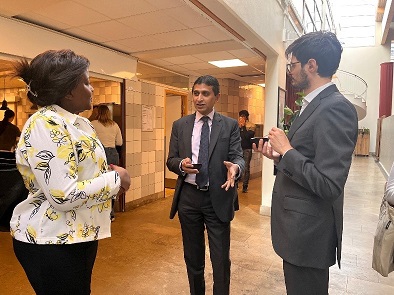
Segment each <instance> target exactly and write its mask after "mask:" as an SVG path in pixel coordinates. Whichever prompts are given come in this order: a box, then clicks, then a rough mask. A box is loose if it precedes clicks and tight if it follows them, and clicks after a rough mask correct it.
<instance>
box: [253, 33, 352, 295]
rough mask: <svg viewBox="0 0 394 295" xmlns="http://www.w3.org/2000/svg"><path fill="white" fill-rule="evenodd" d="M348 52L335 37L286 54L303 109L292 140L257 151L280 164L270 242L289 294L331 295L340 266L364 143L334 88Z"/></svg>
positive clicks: (273, 138) (311, 39) (277, 137)
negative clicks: (348, 192)
mask: <svg viewBox="0 0 394 295" xmlns="http://www.w3.org/2000/svg"><path fill="white" fill-rule="evenodd" d="M341 53H342V46H341V44H340V43H339V41H338V39H337V38H336V36H335V35H334V34H333V33H331V32H313V33H309V34H306V35H304V36H301V37H300V38H299V39H297V40H296V41H294V42H293V43H292V44H291V45H290V46H289V47H288V48H287V49H286V55H287V57H288V64H287V73H288V75H289V76H290V79H291V83H292V85H293V86H295V87H296V88H299V89H302V90H303V91H304V94H305V97H304V104H303V106H302V108H301V111H300V115H299V117H298V118H296V119H295V121H294V122H293V124H292V125H291V128H290V130H289V134H288V136H287V137H286V135H285V133H284V132H283V130H281V129H278V128H276V127H274V128H272V129H271V130H270V132H269V135H268V138H269V143H265V144H264V145H263V142H262V140H260V143H259V147H258V150H259V151H261V152H262V153H263V155H264V156H266V157H268V158H270V159H273V160H274V163H275V165H276V170H277V174H276V180H275V184H274V188H273V192H272V208H271V235H272V243H273V246H274V249H275V251H276V253H277V254H278V255H279V256H280V257H282V259H283V271H284V276H285V283H286V289H287V294H290V295H299V294H302V295H309V294H310V295H312V294H314V295H316V294H318V295H324V294H328V279H329V267H330V266H332V265H334V264H335V262H336V259H337V260H338V265H339V266H340V259H341V243H342V227H343V198H344V186H345V182H346V179H347V176H348V172H349V169H350V164H351V160H352V153H353V150H354V147H355V144H356V140H357V113H356V110H355V108H354V106H353V105H352V103H350V102H349V101H348V100H347V99H346V98H345V97H344V96H343V95H342V94H341V93H339V92H338V89H337V87H336V86H335V85H334V84H333V83H332V82H331V79H332V76H333V74H334V73H335V71H336V70H337V68H338V66H339V62H340V59H341Z"/></svg>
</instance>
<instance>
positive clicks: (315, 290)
mask: <svg viewBox="0 0 394 295" xmlns="http://www.w3.org/2000/svg"><path fill="white" fill-rule="evenodd" d="M283 272H284V275H285V283H286V291H287V295H328V276H329V271H328V268H326V269H320V268H312V267H303V266H297V265H294V264H291V263H289V262H287V261H284V260H283Z"/></svg>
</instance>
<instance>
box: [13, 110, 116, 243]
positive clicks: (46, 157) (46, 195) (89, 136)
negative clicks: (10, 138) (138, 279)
mask: <svg viewBox="0 0 394 295" xmlns="http://www.w3.org/2000/svg"><path fill="white" fill-rule="evenodd" d="M16 162H17V166H18V169H19V172H20V173H21V174H22V177H23V180H24V183H25V186H26V187H27V189H28V190H29V195H28V197H27V199H26V200H25V201H23V202H21V203H20V204H18V205H17V206H16V207H15V210H14V213H13V216H12V219H11V222H10V225H11V235H12V236H13V237H14V238H15V239H16V240H19V241H22V242H27V243H35V244H66V243H67V244H72V243H80V242H87V241H92V240H97V239H103V238H106V237H110V236H111V231H110V226H111V221H110V211H111V199H112V198H115V197H116V194H117V192H118V191H119V188H120V178H119V174H118V173H117V172H115V171H108V166H107V163H106V157H105V152H104V147H103V146H102V144H101V143H100V141H99V140H98V138H97V135H96V133H95V131H94V129H93V127H92V125H91V124H90V122H89V120H88V119H85V118H83V117H80V116H78V115H75V114H71V113H69V112H67V111H66V110H64V109H62V108H61V107H59V106H57V105H51V106H47V107H43V108H41V109H39V110H38V111H37V112H36V113H35V114H33V115H32V116H31V117H30V118H29V119H28V121H27V122H26V124H25V126H24V128H23V131H22V135H21V137H20V140H19V143H18V147H17V150H16Z"/></svg>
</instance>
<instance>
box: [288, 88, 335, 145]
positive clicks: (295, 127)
mask: <svg viewBox="0 0 394 295" xmlns="http://www.w3.org/2000/svg"><path fill="white" fill-rule="evenodd" d="M337 91H338V89H337V87H336V86H335V85H330V86H328V87H327V88H326V89H324V90H323V91H322V92H320V93H319V94H318V95H317V96H316V97H315V98H314V99H313V100H312V101H311V103H310V104H308V106H307V107H306V108H305V110H304V111H303V112H302V114H301V115H300V116H298V117H297V119H295V120H294V122H293V124H292V125H291V127H290V130H289V134H288V135H287V137H288V138H289V140H291V138H292V137H293V135H294V133H295V132H296V131H297V130H298V128H300V127H301V126H302V124H304V122H305V121H306V120H307V119H308V118H309V117H310V116H311V115H312V114H313V112H314V111H315V110H316V108H317V107H318V106H319V105H320V103H321V100H322V99H324V98H326V97H327V96H330V95H331V94H332V93H334V92H337Z"/></svg>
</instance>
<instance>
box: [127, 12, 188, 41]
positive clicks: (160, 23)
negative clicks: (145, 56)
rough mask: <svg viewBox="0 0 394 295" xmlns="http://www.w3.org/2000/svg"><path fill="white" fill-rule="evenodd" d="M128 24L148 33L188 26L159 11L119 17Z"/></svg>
mask: <svg viewBox="0 0 394 295" xmlns="http://www.w3.org/2000/svg"><path fill="white" fill-rule="evenodd" d="M119 21H120V22H122V23H124V24H125V25H127V26H131V27H134V28H138V29H139V30H141V31H142V32H143V33H145V34H147V35H153V34H159V33H166V32H171V31H177V30H184V29H186V26H184V25H182V24H181V23H180V22H178V21H176V20H174V19H172V18H169V17H167V16H166V15H163V14H161V13H160V12H159V11H155V12H151V13H145V14H140V15H136V16H130V17H126V18H122V19H119Z"/></svg>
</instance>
